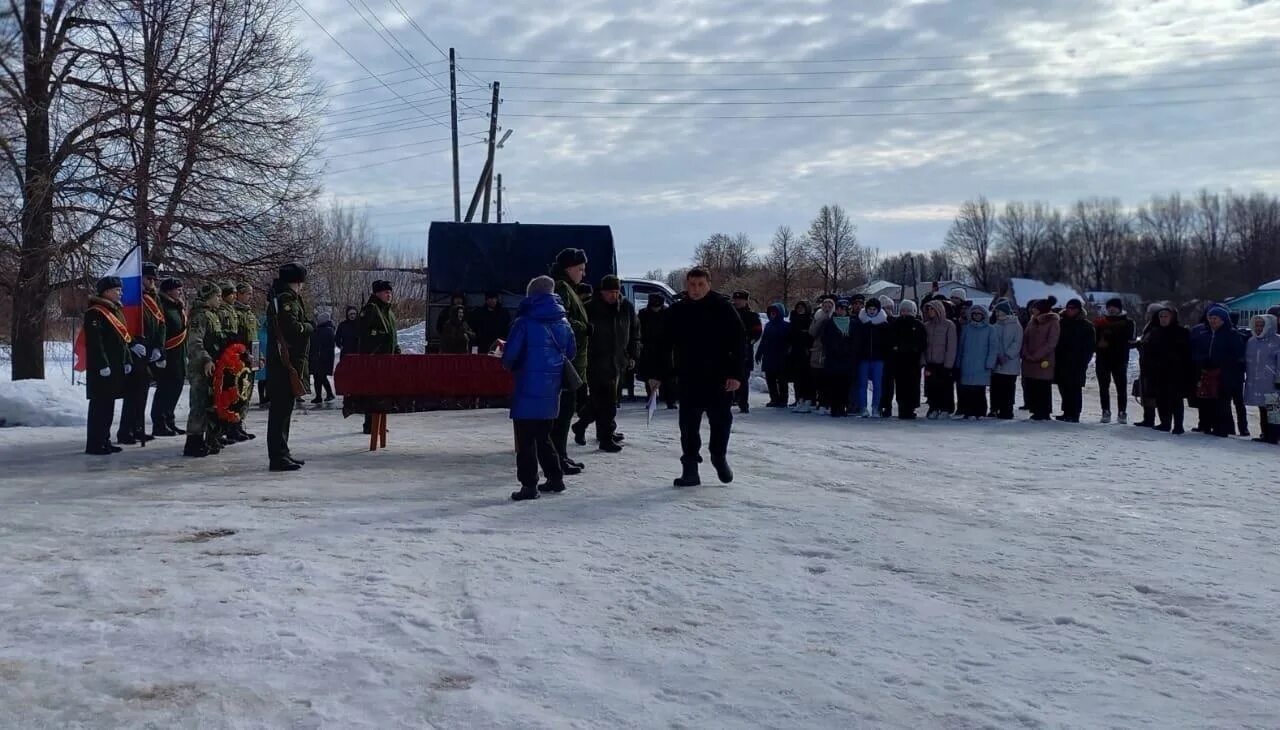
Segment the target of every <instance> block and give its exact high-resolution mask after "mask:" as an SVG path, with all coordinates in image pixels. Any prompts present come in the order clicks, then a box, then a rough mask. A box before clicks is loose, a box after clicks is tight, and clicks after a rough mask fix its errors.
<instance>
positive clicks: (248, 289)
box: [236, 281, 253, 294]
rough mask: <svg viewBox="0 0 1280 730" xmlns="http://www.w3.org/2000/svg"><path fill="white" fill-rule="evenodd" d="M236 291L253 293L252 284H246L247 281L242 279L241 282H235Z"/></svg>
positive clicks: (238, 292)
mask: <svg viewBox="0 0 1280 730" xmlns="http://www.w3.org/2000/svg"><path fill="white" fill-rule="evenodd" d="M236 293H237V294H252V293H253V287H252V286H250V285H249V284H248V282H244V281H242V282H240V283H239V284H236Z"/></svg>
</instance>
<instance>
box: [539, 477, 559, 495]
mask: <svg viewBox="0 0 1280 730" xmlns="http://www.w3.org/2000/svg"><path fill="white" fill-rule="evenodd" d="M538 491H539V492H546V493H547V494H559V493H561V492H563V491H564V480H563V479H560V480H557V481H554V482H553V481H551V480H550V479H548V480H547V482H546V483H545V484H539V485H538Z"/></svg>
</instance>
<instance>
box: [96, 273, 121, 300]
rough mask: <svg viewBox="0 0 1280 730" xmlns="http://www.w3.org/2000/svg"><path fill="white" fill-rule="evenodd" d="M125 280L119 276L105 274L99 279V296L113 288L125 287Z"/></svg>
mask: <svg viewBox="0 0 1280 730" xmlns="http://www.w3.org/2000/svg"><path fill="white" fill-rule="evenodd" d="M123 288H124V282H123V281H121V280H120V277H118V276H104V277H102V278H101V279H98V287H97V289H98V296H102V295H103V294H105V293H107V292H108V291H109V290H111V289H123Z"/></svg>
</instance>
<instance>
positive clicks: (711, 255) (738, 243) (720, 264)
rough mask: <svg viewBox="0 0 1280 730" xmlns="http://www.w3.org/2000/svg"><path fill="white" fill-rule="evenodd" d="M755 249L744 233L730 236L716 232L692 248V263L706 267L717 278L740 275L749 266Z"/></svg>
mask: <svg viewBox="0 0 1280 730" xmlns="http://www.w3.org/2000/svg"><path fill="white" fill-rule="evenodd" d="M754 256H755V250H754V248H753V247H752V245H751V239H750V238H749V237H748V236H747V234H745V233H739V234H738V235H736V236H730V235H728V234H726V233H716V234H713V235H712V236H711V237H709V238H708V239H707V240H705V241H703V242H702V243H700V244H698V247H697V248H696V249H695V250H694V254H693V258H694V263H696V264H700V265H702V266H705V267H707V269H708V270H709V271H710V272H711V274H712V275H713V276H714V277H716V278H717V279H726V278H735V277H739V276H742V275H743V274H745V273H746V272H747V270H748V269H749V268H750V267H751V263H752V259H753V258H754Z"/></svg>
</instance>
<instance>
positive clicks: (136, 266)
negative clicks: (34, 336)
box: [72, 246, 142, 372]
mask: <svg viewBox="0 0 1280 730" xmlns="http://www.w3.org/2000/svg"><path fill="white" fill-rule="evenodd" d="M103 276H118V277H120V281H121V282H123V283H124V294H123V296H121V297H120V306H121V307H123V308H124V321H125V324H126V325H127V326H128V327H129V334H131V335H133V336H134V337H141V336H142V249H141V248H140V247H138V246H134V247H133V248H131V249H129V253H127V254H125V255H124V258H122V259H120V261H118V262H117V263H116V265H115V266H114V267H112V268H111V269H110V270H108V271H107V272H106V273H105V274H103ZM73 351H74V353H75V362H74V364H73V366H72V367H73V368H74V369H75V370H76V371H78V372H84V371H85V368H86V366H87V365H88V363H87V358H86V357H85V352H86V348H85V343H84V328H81V329H80V331H79V332H77V333H76V341H75V346H74V348H73Z"/></svg>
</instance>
